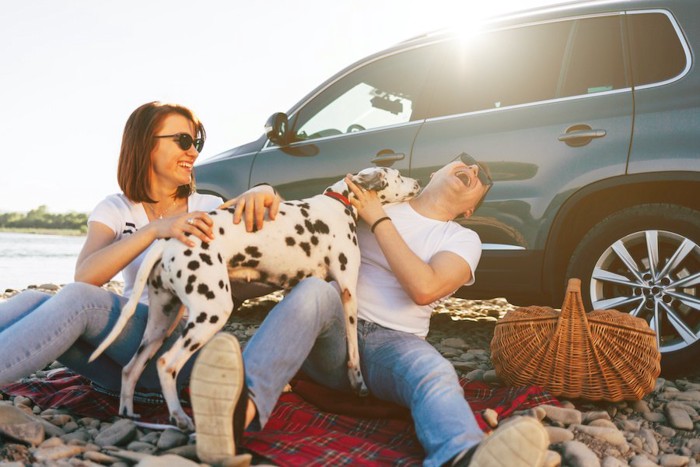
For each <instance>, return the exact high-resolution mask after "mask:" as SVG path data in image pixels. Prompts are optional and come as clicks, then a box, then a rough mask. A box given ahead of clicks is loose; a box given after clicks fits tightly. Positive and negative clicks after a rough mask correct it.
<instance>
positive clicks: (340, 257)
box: [338, 253, 348, 271]
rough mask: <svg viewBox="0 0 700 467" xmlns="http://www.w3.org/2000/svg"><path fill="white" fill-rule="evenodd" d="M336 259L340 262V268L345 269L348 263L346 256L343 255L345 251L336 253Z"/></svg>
mask: <svg viewBox="0 0 700 467" xmlns="http://www.w3.org/2000/svg"><path fill="white" fill-rule="evenodd" d="M338 261H339V262H340V270H341V271H345V269H346V266H347V264H348V257H347V256H345V253H341V254H339V255H338Z"/></svg>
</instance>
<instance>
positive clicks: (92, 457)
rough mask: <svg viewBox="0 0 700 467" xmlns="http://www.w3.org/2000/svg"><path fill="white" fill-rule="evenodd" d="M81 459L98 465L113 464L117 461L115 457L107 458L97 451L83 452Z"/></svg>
mask: <svg viewBox="0 0 700 467" xmlns="http://www.w3.org/2000/svg"><path fill="white" fill-rule="evenodd" d="M83 458H84V459H87V460H89V461H92V462H97V463H99V464H114V463H115V462H117V461H118V460H119V459H117V458H116V457H112V456H109V455H107V454H104V453H102V452H99V451H85V452H84V453H83Z"/></svg>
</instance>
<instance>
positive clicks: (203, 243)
mask: <svg viewBox="0 0 700 467" xmlns="http://www.w3.org/2000/svg"><path fill="white" fill-rule="evenodd" d="M208 249H209V244H208V243H207V242H202V250H208Z"/></svg>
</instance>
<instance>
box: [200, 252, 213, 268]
mask: <svg viewBox="0 0 700 467" xmlns="http://www.w3.org/2000/svg"><path fill="white" fill-rule="evenodd" d="M199 258H200V259H201V260H202V261H204V262H205V263H207V264H208V265H209V266H212V265H213V264H214V263H212V261H211V256H209V255H208V254H206V253H200V254H199Z"/></svg>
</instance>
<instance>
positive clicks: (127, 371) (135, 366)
mask: <svg viewBox="0 0 700 467" xmlns="http://www.w3.org/2000/svg"><path fill="white" fill-rule="evenodd" d="M181 310H182V309H181V303H180V300H179V299H178V297H177V296H176V295H173V294H171V293H170V292H167V291H165V290H163V289H160V290H159V291H158V293H157V294H156V293H153V292H151V294H150V296H149V309H148V322H147V323H146V329H145V331H144V333H143V338H142V339H141V345H140V346H139V348H138V350H137V351H136V353H135V354H134V356H133V357H132V359H131V361H129V363H128V364H127V365H126V366H125V367H124V369H123V370H122V387H121V394H120V400H119V415H121V416H122V417H132V418H137V415H136V414H134V389H135V388H136V383H137V381H138V379H139V378H140V377H141V374H142V373H143V370H144V369H145V368H146V365H148V362H149V361H150V360H151V358H153V355H155V354H156V352H158V349H160V347H161V346H162V345H163V342H164V341H165V339H166V338H167V337H168V335H169V334H170V333H171V332H172V330H173V329H174V325H175V324H176V323H177V321H178V320H179V317H180V316H181Z"/></svg>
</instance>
